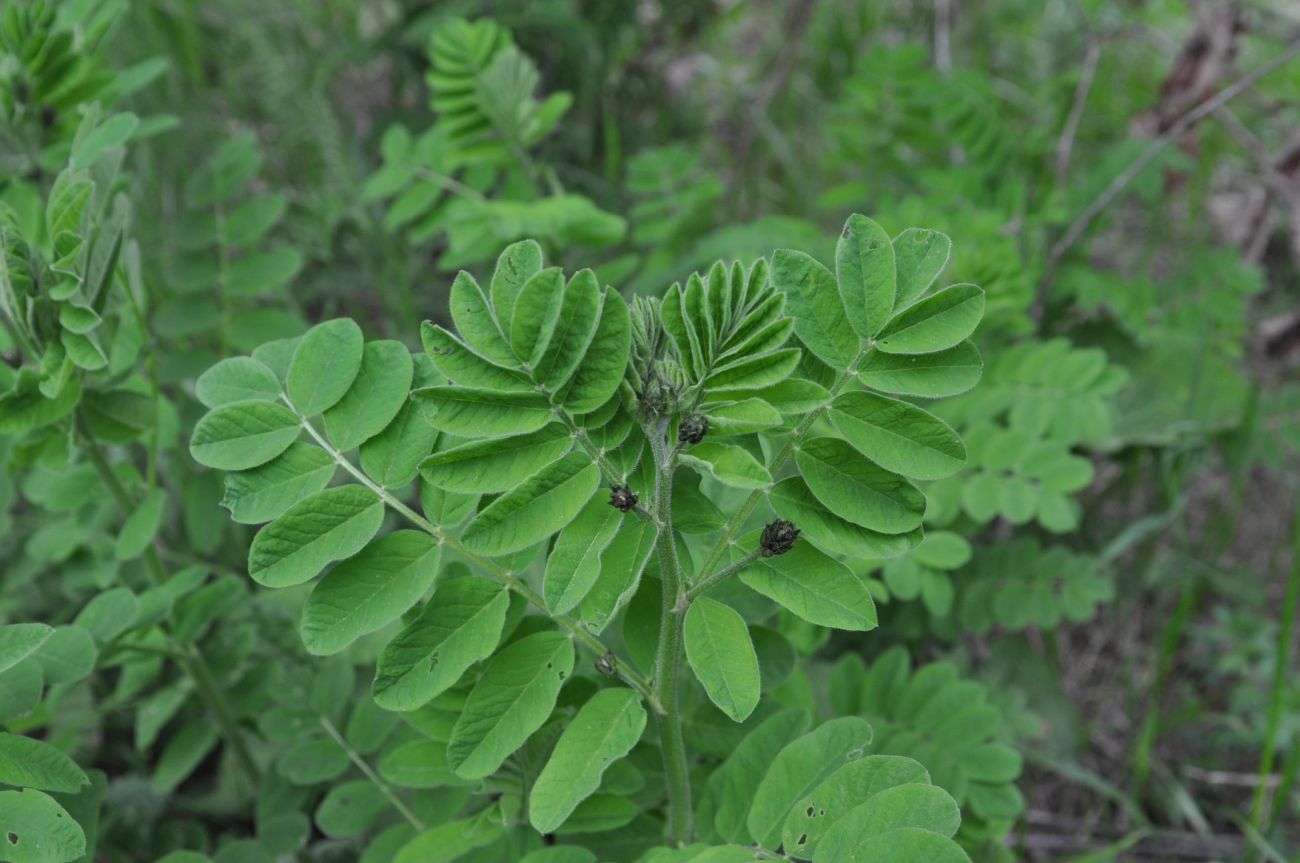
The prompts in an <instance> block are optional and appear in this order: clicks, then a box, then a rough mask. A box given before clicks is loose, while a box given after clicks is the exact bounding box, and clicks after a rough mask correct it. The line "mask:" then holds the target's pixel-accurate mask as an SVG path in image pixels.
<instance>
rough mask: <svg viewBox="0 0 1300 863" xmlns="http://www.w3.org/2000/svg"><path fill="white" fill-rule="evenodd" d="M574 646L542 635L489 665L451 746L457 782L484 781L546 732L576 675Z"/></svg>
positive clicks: (553, 635)
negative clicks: (563, 688) (570, 678)
mask: <svg viewBox="0 0 1300 863" xmlns="http://www.w3.org/2000/svg"><path fill="white" fill-rule="evenodd" d="M573 661H574V655H573V642H571V641H570V640H569V638H568V636H566V635H564V634H563V633H560V632H553V631H547V632H538V633H535V634H533V635H529V636H526V637H524V638H521V639H519V640H518V641H516V642H514V643H513V644H511V645H510V646H508V647H506V648H505V649H504V650H502V651H500V652H499V653H497V654H496V656H494V657H493V658H492V660H491V661H490V662H489V663H488V666H487V669H486V670H485V671H484V672H483V676H482V677H481V678H479V681H478V683H476V684H475V685H474V688H473V690H471V691H470V694H469V697H468V698H467V699H466V700H465V706H464V708H463V709H462V710H461V713H460V716H459V718H457V720H456V724H455V726H453V728H452V731H451V739H450V740H449V741H448V743H447V763H448V764H449V765H450V766H451V768H452V770H453V771H455V773H456V775H457V776H460V777H463V778H465V779H481V778H482V777H484V776H487V775H489V774H491V773H493V772H494V771H496V769H497V768H498V767H500V766H501V764H502V762H504V761H505V760H506V758H508V757H509V756H510V754H511V753H512V752H514V751H515V750H516V749H518V748H519V747H520V746H522V745H523V744H524V741H525V740H527V739H528V738H529V737H530V736H531V735H532V734H533V732H534V731H536V730H537V729H538V728H540V727H541V726H542V723H543V722H545V721H546V719H547V717H548V716H550V715H551V710H552V709H554V707H555V699H556V698H557V697H558V696H559V694H560V687H561V686H563V685H564V681H565V678H567V677H568V676H569V674H570V673H571V672H572V671H573Z"/></svg>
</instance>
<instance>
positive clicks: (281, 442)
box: [190, 402, 302, 470]
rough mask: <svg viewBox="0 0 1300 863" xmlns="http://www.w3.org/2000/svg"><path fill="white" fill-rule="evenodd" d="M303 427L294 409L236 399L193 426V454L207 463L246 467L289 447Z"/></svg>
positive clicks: (270, 457)
mask: <svg viewBox="0 0 1300 863" xmlns="http://www.w3.org/2000/svg"><path fill="white" fill-rule="evenodd" d="M301 430H302V426H301V425H300V421H299V419H298V417H297V416H295V415H294V413H293V411H291V410H289V409H288V408H286V407H285V406H284V405H279V404H272V403H271V402H236V403H234V404H228V405H222V406H221V407H219V408H216V409H215V410H212V411H210V412H208V413H207V414H206V415H204V416H203V418H202V419H200V420H199V421H198V423H197V424H196V425H195V426H194V433H193V434H192V435H191V436H190V455H192V456H193V457H194V460H195V461H196V462H198V463H199V464H201V465H204V466H205V467H211V468H216V469H218V470H247V469H249V468H253V467H257V466H258V465H262V464H266V463H267V462H268V461H270V460H271V459H273V458H275V457H276V456H278V455H279V454H280V453H282V452H284V451H285V450H286V449H288V448H289V445H290V444H292V443H293V442H294V440H296V439H297V437H298V432H299V431H301Z"/></svg>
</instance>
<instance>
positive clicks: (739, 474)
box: [678, 440, 772, 489]
mask: <svg viewBox="0 0 1300 863" xmlns="http://www.w3.org/2000/svg"><path fill="white" fill-rule="evenodd" d="M678 458H679V459H680V460H681V462H682V463H683V464H686V465H689V466H691V467H693V468H695V469H697V470H699V471H700V472H701V473H703V474H705V475H706V476H711V477H713V478H714V479H716V480H717V481H718V482H721V483H723V484H725V485H729V486H733V487H735V488H748V489H759V488H767V487H768V486H769V485H771V484H772V474H770V473H768V470H767V468H765V467H763V466H762V465H761V464H759V463H758V459H756V458H754V457H753V456H752V455H750V453H749V450H747V449H745V448H743V447H739V446H736V445H734V444H725V443H714V442H713V441H707V440H706V441H701V442H700V443H697V444H695V445H694V446H692V447H691V448H690V449H687V450H685V451H684V452H682V454H681V455H679V456H678Z"/></svg>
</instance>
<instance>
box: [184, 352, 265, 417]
mask: <svg viewBox="0 0 1300 863" xmlns="http://www.w3.org/2000/svg"><path fill="white" fill-rule="evenodd" d="M194 395H195V396H197V397H198V400H199V401H200V402H202V403H203V406H204V407H208V408H216V407H221V406H222V405H225V404H231V403H233V402H245V401H267V402H273V401H276V400H277V399H279V398H280V381H279V379H278V378H276V376H275V372H273V371H271V370H270V369H269V368H267V367H266V366H265V365H263V364H262V363H260V362H258V361H257V360H255V359H253V358H252V357H231V358H230V359H226V360H222V361H221V362H219V363H217V364H216V365H215V366H213V367H212V368H210V369H208V370H207V371H206V372H204V373H203V374H201V375H199V379H198V380H197V381H195V382H194Z"/></svg>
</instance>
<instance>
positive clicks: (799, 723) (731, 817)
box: [709, 707, 812, 843]
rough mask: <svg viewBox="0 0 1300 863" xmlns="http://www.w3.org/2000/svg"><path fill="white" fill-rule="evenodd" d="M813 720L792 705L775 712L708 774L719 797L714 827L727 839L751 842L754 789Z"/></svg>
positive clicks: (806, 713)
mask: <svg viewBox="0 0 1300 863" xmlns="http://www.w3.org/2000/svg"><path fill="white" fill-rule="evenodd" d="M811 723H812V717H811V716H809V715H808V712H807V711H806V710H799V709H796V708H793V707H790V708H786V709H784V710H781V711H779V712H777V713H774V714H772V715H771V716H769V717H767V718H766V719H764V720H763V722H762V723H761V724H760V725H759V726H758V727H757V728H755V729H754V730H753V731H751V732H749V734H747V735H745V739H744V740H742V741H741V742H740V745H739V746H737V747H736V748H735V749H733V750H732V752H731V754H730V755H728V756H727V760H726V761H724V762H722V765H721V766H720V767H719V768H718V769H717V770H715V771H713V774H712V775H711V776H710V777H709V789H710V790H711V791H712V792H713V796H714V799H715V800H717V812H716V814H715V815H714V827H715V828H716V829H717V831H718V834H719V835H720V836H721V837H722V838H723V839H724V840H726V841H728V842H741V843H745V842H752V841H754V840H753V837H752V836H751V835H750V833H749V828H748V827H747V826H746V824H745V819H746V817H747V816H748V814H749V807H750V805H751V803H752V801H753V797H754V790H755V789H756V788H757V787H758V784H759V782H761V781H762V779H763V777H764V776H765V775H766V774H767V770H768V768H769V767H770V766H771V765H772V761H773V759H775V758H776V756H777V755H778V754H779V753H780V752H781V750H782V749H783V748H785V746H786V745H787V744H789V743H790V742H791V741H793V740H795V739H796V738H798V737H800V736H802V735H803V733H804V732H805V731H807V730H808V726H809V725H810V724H811Z"/></svg>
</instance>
